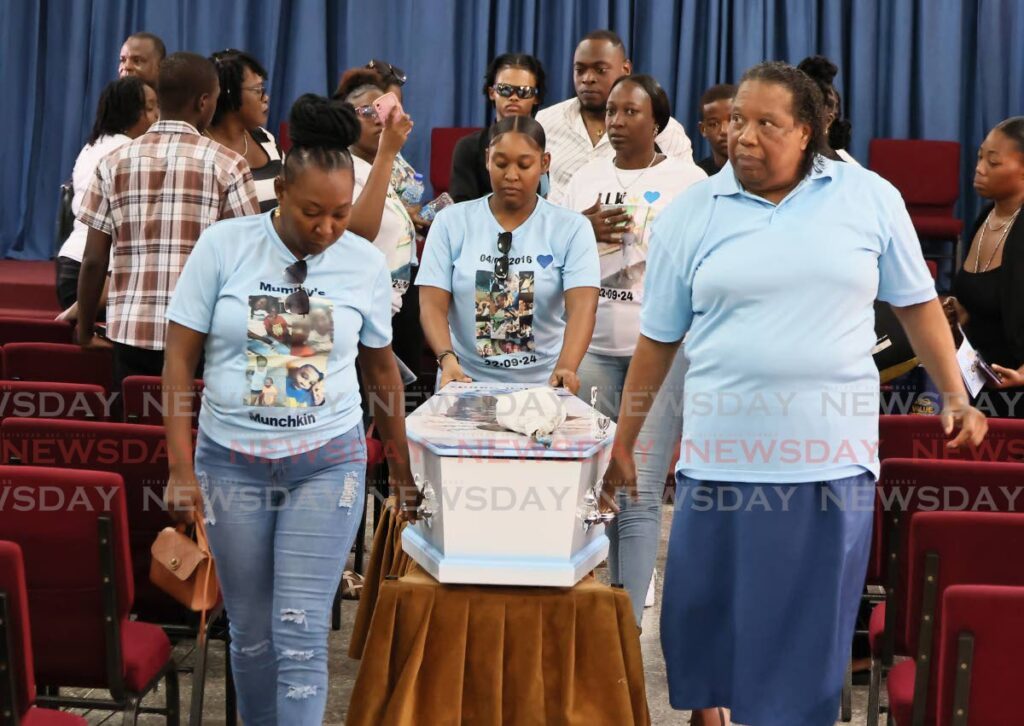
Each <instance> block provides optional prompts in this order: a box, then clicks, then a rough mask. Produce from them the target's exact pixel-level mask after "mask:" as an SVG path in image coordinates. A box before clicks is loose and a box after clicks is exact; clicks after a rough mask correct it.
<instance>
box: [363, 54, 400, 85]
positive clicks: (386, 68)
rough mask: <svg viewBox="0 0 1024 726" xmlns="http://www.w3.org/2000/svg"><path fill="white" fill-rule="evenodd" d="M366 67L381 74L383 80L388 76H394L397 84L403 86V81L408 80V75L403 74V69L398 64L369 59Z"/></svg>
mask: <svg viewBox="0 0 1024 726" xmlns="http://www.w3.org/2000/svg"><path fill="white" fill-rule="evenodd" d="M366 67H367V68H370V69H372V70H375V71H377V72H378V73H380V74H381V75H383V76H384V80H387V79H388V78H394V79H395V80H396V81H398V85H399V86H404V85H405V82H406V81H407V80H409V77H408V76H406V75H405V71H403V70H402V69H401V68H399V67H398V66H393V65H391V64H390V63H388V62H386V61H381V60H371V61H370V62H369V63H367V64H366Z"/></svg>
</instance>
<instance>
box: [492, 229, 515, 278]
mask: <svg viewBox="0 0 1024 726" xmlns="http://www.w3.org/2000/svg"><path fill="white" fill-rule="evenodd" d="M510 249H512V233H511V232H502V233H501V234H499V235H498V252H500V253H501V257H497V258H495V260H494V279H495V280H505V279H506V278H508V251H509V250H510Z"/></svg>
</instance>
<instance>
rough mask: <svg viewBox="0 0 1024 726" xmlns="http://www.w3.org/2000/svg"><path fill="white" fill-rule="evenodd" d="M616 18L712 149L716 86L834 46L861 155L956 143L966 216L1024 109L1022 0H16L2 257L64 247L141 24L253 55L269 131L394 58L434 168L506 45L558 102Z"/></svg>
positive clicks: (468, 121) (9, 21)
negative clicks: (981, 154) (79, 185)
mask: <svg viewBox="0 0 1024 726" xmlns="http://www.w3.org/2000/svg"><path fill="white" fill-rule="evenodd" d="M601 27H608V28H612V29H614V30H616V31H618V32H619V34H620V35H622V37H623V38H624V39H625V40H626V42H627V45H628V48H629V52H630V55H631V57H632V58H633V61H634V65H635V67H636V69H637V70H638V71H642V72H646V73H651V74H653V75H654V76H656V77H657V78H658V79H659V80H660V81H661V82H662V84H663V85H664V86H665V88H666V89H667V90H668V92H669V95H670V97H671V99H672V101H673V107H674V111H675V115H676V117H677V118H679V119H680V121H682V122H683V124H684V125H685V126H686V128H687V130H688V132H689V134H690V137H691V138H693V139H694V142H695V144H696V148H697V152H698V153H700V154H703V153H706V151H707V148H706V145H705V144H704V143H703V141H702V140H699V139H698V138H697V136H698V135H697V133H696V122H697V113H698V109H697V99H698V98H699V96H700V93H701V91H702V90H703V89H704V88H705V87H707V86H709V85H711V84H713V83H718V82H722V81H732V80H735V79H737V77H738V76H739V75H740V74H741V73H742V72H743V70H744V69H745V68H747V67H748V66H750V65H752V64H754V63H756V62H758V61H760V60H763V59H769V58H770V59H781V60H787V61H790V62H797V61H799V60H800V59H801V58H803V57H804V56H806V55H809V54H811V53H823V54H825V55H828V56H830V57H831V58H833V59H834V60H835V61H836V62H837V63H838V65H839V66H840V69H841V70H840V76H839V78H838V79H837V83H838V86H839V89H840V92H841V93H842V95H843V100H844V104H845V107H846V109H847V112H848V115H849V116H850V118H851V120H852V122H853V134H854V143H853V148H852V152H853V154H854V155H855V156H856V157H857V158H859V159H860V160H861V161H865V162H866V160H867V146H868V141H869V140H870V139H871V138H873V137H896V138H929V139H952V140H956V141H959V142H960V143H961V144H962V145H963V162H964V164H963V182H962V195H961V199H962V200H963V201H964V204H963V205H962V206H963V210H964V215H965V216H971V215H973V214H974V211H975V210H976V209H977V200H976V199H975V198H974V194H973V190H972V188H971V185H970V180H971V176H972V174H973V158H974V155H975V152H976V148H977V145H978V144H979V143H980V141H981V140H982V139H983V138H984V135H985V132H986V131H987V129H989V128H990V127H991V126H993V125H994V124H995V123H996V122H998V121H999V120H1001V119H1003V118H1005V117H1007V116H1010V115H1014V114H1020V113H1024V43H1022V42H1021V40H1020V39H1021V38H1024V2H1020V1H1018V0H586V1H585V2H584V1H583V0H580V1H579V2H570V1H569V0H376V1H375V2H370V3H368V2H350V1H349V0H217V1H216V2H206V1H203V2H200V0H3V2H0V37H2V38H3V49H4V50H3V57H4V62H3V64H2V66H0V90H2V93H3V96H4V99H5V100H4V102H3V103H2V104H0V132H2V133H0V139H2V140H0V145H2V146H0V148H2V151H3V158H2V164H0V167H2V169H3V176H2V177H0V209H2V212H0V256H3V257H15V258H22V259H45V258H48V257H50V256H51V254H52V227H53V218H54V214H55V209H56V200H57V189H58V185H59V184H60V182H61V181H62V180H63V179H66V178H67V177H69V176H70V172H71V167H72V165H73V164H74V160H75V157H76V155H77V154H78V151H79V149H80V148H81V146H82V144H83V141H84V139H85V136H86V134H87V131H88V129H89V127H90V126H91V123H92V118H93V113H94V109H95V105H96V100H97V98H98V96H99V92H100V89H101V88H102V87H103V85H104V84H105V83H107V82H108V81H109V80H111V79H112V78H113V77H114V76H115V75H116V73H117V55H118V50H119V48H120V45H121V42H122V41H123V39H124V37H125V36H127V35H128V34H130V33H131V32H134V31H138V30H148V31H151V32H154V33H157V34H158V35H160V36H161V37H162V38H163V39H164V40H165V42H166V43H167V47H168V50H169V51H175V50H183V49H187V50H192V51H196V52H199V53H203V54H209V53H211V52H212V51H215V50H219V49H222V48H226V47H229V46H233V47H238V48H244V49H246V50H248V51H250V52H251V53H253V54H254V55H255V56H256V57H258V58H260V59H261V60H262V61H263V63H264V65H265V66H266V67H267V69H268V70H269V72H270V88H271V93H272V98H271V106H270V115H271V127H272V130H276V128H277V123H278V122H279V121H280V120H282V119H283V118H284V117H285V116H286V114H287V109H288V106H289V104H290V102H291V101H292V100H293V99H294V98H296V97H297V96H298V95H299V94H300V93H303V92H306V91H316V92H320V93H324V92H327V91H328V90H330V89H331V88H332V87H333V85H334V84H335V83H336V82H337V79H338V76H339V74H340V72H341V71H342V70H343V69H345V68H347V67H349V66H353V65H361V64H364V63H366V62H367V61H368V60H369V59H370V58H371V57H377V58H383V59H385V60H388V61H391V62H392V63H394V64H396V65H398V66H400V67H402V68H403V69H405V70H406V71H407V72H408V74H409V76H410V81H409V84H408V85H407V87H406V107H407V108H408V109H409V111H410V113H411V114H412V116H413V118H414V120H415V122H416V128H415V130H414V132H413V136H412V137H411V140H410V142H409V144H408V145H407V148H406V156H407V157H408V159H409V160H410V161H411V162H412V163H413V164H414V165H415V166H416V167H417V168H418V169H421V170H423V171H424V173H426V170H427V169H428V162H429V155H430V148H429V146H430V129H431V128H432V127H434V126H468V125H474V126H475V125H482V124H483V123H484V122H485V120H486V118H487V116H486V104H485V102H484V99H483V96H482V95H481V94H480V88H481V86H482V77H483V72H484V69H485V67H486V64H487V62H488V60H489V59H490V58H491V57H492V56H493V55H495V54H496V53H501V52H505V51H527V52H531V53H534V54H536V55H537V56H539V57H540V58H541V60H542V61H543V62H544V65H545V67H546V68H547V69H548V73H549V78H550V88H551V94H550V99H549V100H550V101H557V100H559V99H561V98H564V97H566V96H568V95H570V94H571V93H572V82H571V81H572V79H571V58H572V51H573V48H574V46H575V43H576V41H577V39H578V38H579V36H581V35H582V34H584V33H586V32H587V31H590V30H593V29H595V28H601Z"/></svg>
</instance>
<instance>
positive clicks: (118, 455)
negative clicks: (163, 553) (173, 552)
mask: <svg viewBox="0 0 1024 726" xmlns="http://www.w3.org/2000/svg"><path fill="white" fill-rule="evenodd" d="M0 435H2V443H0V447H2V452H0V453H2V457H0V461H2V462H3V463H5V464H14V463H21V464H26V465H30V466H62V467H68V468H72V469H83V470H88V471H97V472H112V473H116V474H118V475H120V476H121V477H122V478H123V480H124V499H125V503H126V509H127V513H128V522H129V525H130V529H129V546H130V551H131V561H132V573H133V581H134V586H135V587H134V589H135V596H134V601H133V607H134V610H133V612H135V613H136V614H138V615H139V617H140V618H141V619H143V620H147V621H149V622H158V623H170V622H177V621H178V619H180V616H181V613H182V608H181V606H180V605H179V604H178V603H177V601H175V600H173V599H172V598H170V597H169V596H168V595H167V594H166V593H164V592H163V591H162V590H160V589H159V588H157V587H156V586H155V585H153V584H152V583H151V582H150V581H149V564H150V547H151V545H152V544H153V540H154V539H156V536H157V534H158V533H159V532H160V530H162V529H163V528H164V527H167V526H169V525H171V524H172V522H171V519H170V517H168V515H167V512H166V510H165V509H164V507H163V494H164V487H165V486H166V485H167V476H168V463H167V440H166V437H165V432H164V429H163V428H162V427H160V426H145V425H142V424H129V423H97V422H88V421H68V420H55V419H7V420H5V421H4V422H3V423H2V424H0Z"/></svg>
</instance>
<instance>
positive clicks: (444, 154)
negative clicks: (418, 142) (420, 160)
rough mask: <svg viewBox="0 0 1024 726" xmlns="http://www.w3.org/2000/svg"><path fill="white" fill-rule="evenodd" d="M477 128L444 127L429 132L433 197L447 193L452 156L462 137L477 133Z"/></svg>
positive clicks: (450, 176) (450, 175)
mask: <svg viewBox="0 0 1024 726" xmlns="http://www.w3.org/2000/svg"><path fill="white" fill-rule="evenodd" d="M479 130H480V127H479V126H462V127H446V126H439V127H437V128H435V129H431V130H430V186H432V187H433V188H434V196H437V195H439V194H441V192H446V191H448V185H449V184H450V183H451V178H452V154H454V153H455V144H457V143H458V141H459V139H461V138H462V137H463V136H469V135H470V134H471V133H473V132H474V131H479Z"/></svg>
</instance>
